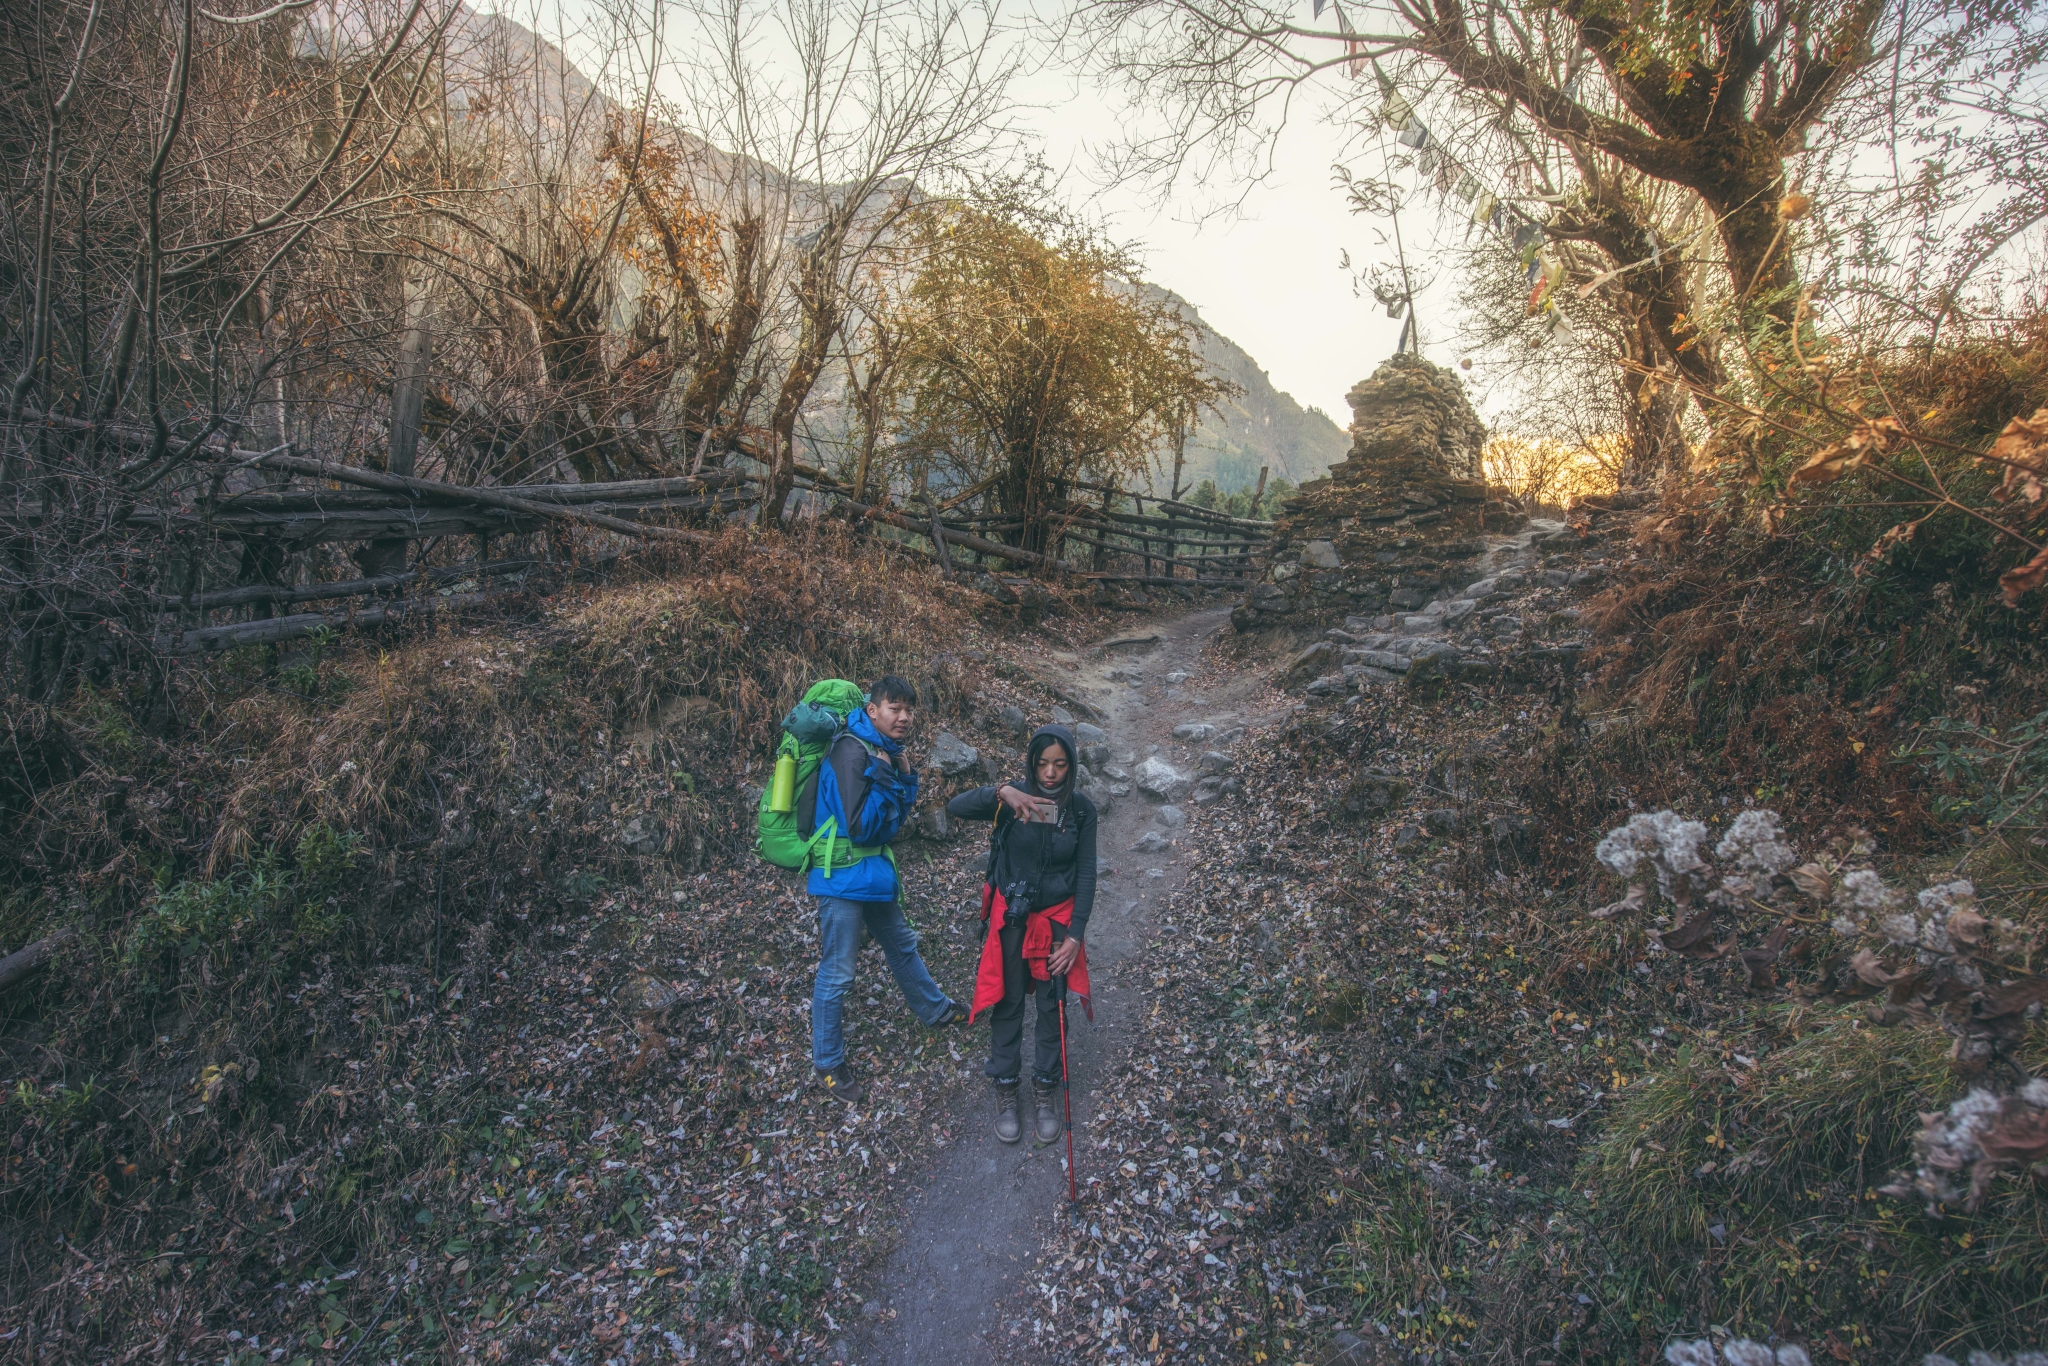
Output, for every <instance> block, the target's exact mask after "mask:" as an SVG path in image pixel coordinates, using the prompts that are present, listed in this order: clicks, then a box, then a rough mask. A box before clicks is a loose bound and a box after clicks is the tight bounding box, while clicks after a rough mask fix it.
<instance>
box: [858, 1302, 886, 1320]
mask: <svg viewBox="0 0 2048 1366" xmlns="http://www.w3.org/2000/svg"><path fill="white" fill-rule="evenodd" d="M860 1316H861V1317H862V1318H864V1319H878V1318H880V1317H882V1302H881V1301H880V1300H869V1301H868V1302H867V1303H866V1304H863V1305H862V1306H861V1307H860Z"/></svg>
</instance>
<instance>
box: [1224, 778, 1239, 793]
mask: <svg viewBox="0 0 2048 1366" xmlns="http://www.w3.org/2000/svg"><path fill="white" fill-rule="evenodd" d="M1242 791H1244V779H1242V778H1238V777H1229V778H1225V779H1224V780H1223V795H1224V796H1226V797H1235V796H1236V795H1237V794H1238V793H1240V792H1242Z"/></svg>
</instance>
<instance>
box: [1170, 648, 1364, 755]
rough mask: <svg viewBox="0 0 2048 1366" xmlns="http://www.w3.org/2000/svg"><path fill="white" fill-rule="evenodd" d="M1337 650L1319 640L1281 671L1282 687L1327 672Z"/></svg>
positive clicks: (1335, 659) (1334, 661)
mask: <svg viewBox="0 0 2048 1366" xmlns="http://www.w3.org/2000/svg"><path fill="white" fill-rule="evenodd" d="M1337 650H1338V647H1337V643H1336V642H1335V641H1332V640H1319V641H1317V642H1316V643H1315V644H1313V645H1311V646H1309V647H1308V648H1307V649H1306V650H1303V651H1302V652H1301V653H1300V654H1298V655H1296V656H1295V657H1294V658H1293V659H1292V660H1290V661H1289V662H1288V665H1287V667H1286V668H1285V669H1283V670H1281V672H1280V686H1281V687H1283V688H1284V687H1289V686H1291V685H1293V684H1295V683H1299V682H1301V681H1302V680H1303V679H1305V678H1314V677H1316V676H1317V675H1319V674H1321V673H1323V672H1325V671H1326V670H1328V669H1329V667H1330V666H1331V665H1332V664H1335V663H1336V662H1337ZM1203 738H1204V739H1206V738H1207V737H1206V736H1204V737H1203Z"/></svg>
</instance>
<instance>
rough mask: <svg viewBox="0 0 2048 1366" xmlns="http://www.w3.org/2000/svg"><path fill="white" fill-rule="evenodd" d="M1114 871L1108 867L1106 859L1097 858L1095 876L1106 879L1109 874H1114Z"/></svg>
mask: <svg viewBox="0 0 2048 1366" xmlns="http://www.w3.org/2000/svg"><path fill="white" fill-rule="evenodd" d="M1115 871H1116V869H1114V868H1112V867H1110V866H1109V860H1108V859H1106V858H1098V859H1096V860H1095V876H1097V877H1108V876H1109V875H1110V874H1111V873H1114V872H1115Z"/></svg>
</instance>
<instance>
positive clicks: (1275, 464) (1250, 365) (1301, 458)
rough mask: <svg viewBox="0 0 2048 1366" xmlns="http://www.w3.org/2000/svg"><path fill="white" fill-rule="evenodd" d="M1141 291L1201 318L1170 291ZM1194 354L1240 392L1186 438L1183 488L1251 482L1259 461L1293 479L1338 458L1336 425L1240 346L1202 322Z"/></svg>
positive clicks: (1340, 432)
mask: <svg viewBox="0 0 2048 1366" xmlns="http://www.w3.org/2000/svg"><path fill="white" fill-rule="evenodd" d="M1145 288H1146V289H1147V290H1148V291H1149V292H1151V293H1152V294H1153V295H1154V296H1155V297H1157V298H1161V299H1164V300H1166V301H1167V302H1169V303H1172V304H1174V305H1176V306H1178V307H1179V308H1180V310H1181V312H1182V313H1183V314H1184V315H1185V316H1186V317H1187V318H1189V319H1190V320H1191V321H1194V322H1201V321H1202V315H1201V311H1200V310H1199V309H1197V308H1196V307H1195V306H1194V305H1193V304H1191V303H1189V302H1188V301H1187V300H1185V299H1183V298H1181V297H1180V296H1179V295H1177V294H1175V293H1173V292H1172V291H1171V290H1166V289H1161V288H1159V287H1158V286H1157V285H1147V286H1146V287H1145ZM1202 355H1203V356H1204V358H1205V359H1207V361H1208V362H1209V368H1210V369H1211V370H1212V371H1213V372H1214V373H1216V374H1217V375H1219V376H1221V377H1222V378H1224V379H1227V380H1229V381H1230V382H1231V383H1233V384H1235V385H1237V386H1238V387H1239V388H1240V389H1242V390H1243V391H1244V392H1243V393H1242V394H1241V395H1240V396H1239V397H1237V398H1236V399H1233V400H1232V401H1230V402H1229V403H1227V404H1225V405H1224V408H1223V411H1222V412H1221V413H1205V414H1204V415H1203V418H1202V426H1201V430H1200V431H1199V432H1197V433H1196V435H1195V437H1194V439H1193V440H1192V441H1190V442H1189V443H1188V453H1187V468H1186V470H1185V471H1184V472H1183V473H1182V475H1181V484H1182V486H1183V487H1186V488H1192V487H1194V486H1195V485H1197V484H1199V483H1201V482H1202V481H1203V480H1204V479H1214V480H1215V481H1216V486H1217V488H1218V489H1220V490H1222V491H1223V492H1225V493H1229V492H1231V491H1232V490H1234V489H1239V488H1248V487H1250V486H1251V485H1253V484H1256V483H1257V482H1258V480H1259V467H1260V466H1261V465H1266V466H1270V467H1271V469H1272V471H1273V477H1274V478H1276V479H1277V478H1285V479H1287V480H1288V481H1289V482H1291V483H1295V484H1300V483H1302V482H1304V481H1305V480H1309V479H1314V478H1316V477H1317V476H1318V475H1320V474H1322V472H1323V471H1324V470H1326V469H1328V468H1329V467H1330V466H1331V465H1332V464H1334V463H1336V462H1337V461H1339V460H1342V459H1343V458H1344V453H1345V452H1346V451H1347V450H1348V449H1349V448H1350V446H1351V437H1350V434H1349V433H1347V432H1346V431H1345V430H1344V428H1343V427H1342V426H1341V425H1339V424H1338V423H1337V422H1335V421H1333V420H1331V418H1330V415H1329V414H1328V413H1325V412H1324V411H1323V410H1322V409H1320V408H1304V407H1302V406H1301V405H1300V404H1299V403H1296V402H1295V401H1294V396H1293V395H1291V394H1284V393H1282V392H1280V391H1279V390H1278V389H1275V388H1274V387H1273V381H1272V379H1271V378H1269V377H1268V376H1267V374H1266V372H1265V371H1264V370H1263V369H1261V368H1260V366H1259V363H1258V362H1257V361H1255V360H1253V359H1252V358H1251V356H1250V355H1249V354H1248V353H1247V352H1246V351H1245V349H1244V348H1243V347H1241V346H1239V345H1238V344H1237V343H1236V342H1234V341H1232V340H1231V339H1230V338H1228V337H1226V336H1224V335H1223V334H1222V333H1220V332H1218V331H1216V330H1215V329H1214V328H1212V327H1210V326H1209V325H1208V324H1207V323H1203V324H1202ZM1171 473H1172V470H1171V466H1170V464H1169V467H1168V469H1167V470H1165V471H1163V472H1162V473H1161V474H1160V476H1159V478H1158V479H1157V480H1156V481H1155V482H1156V484H1157V486H1158V489H1157V491H1158V492H1161V493H1164V492H1166V487H1165V485H1166V480H1167V478H1168V476H1169V475H1170V474H1171Z"/></svg>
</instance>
